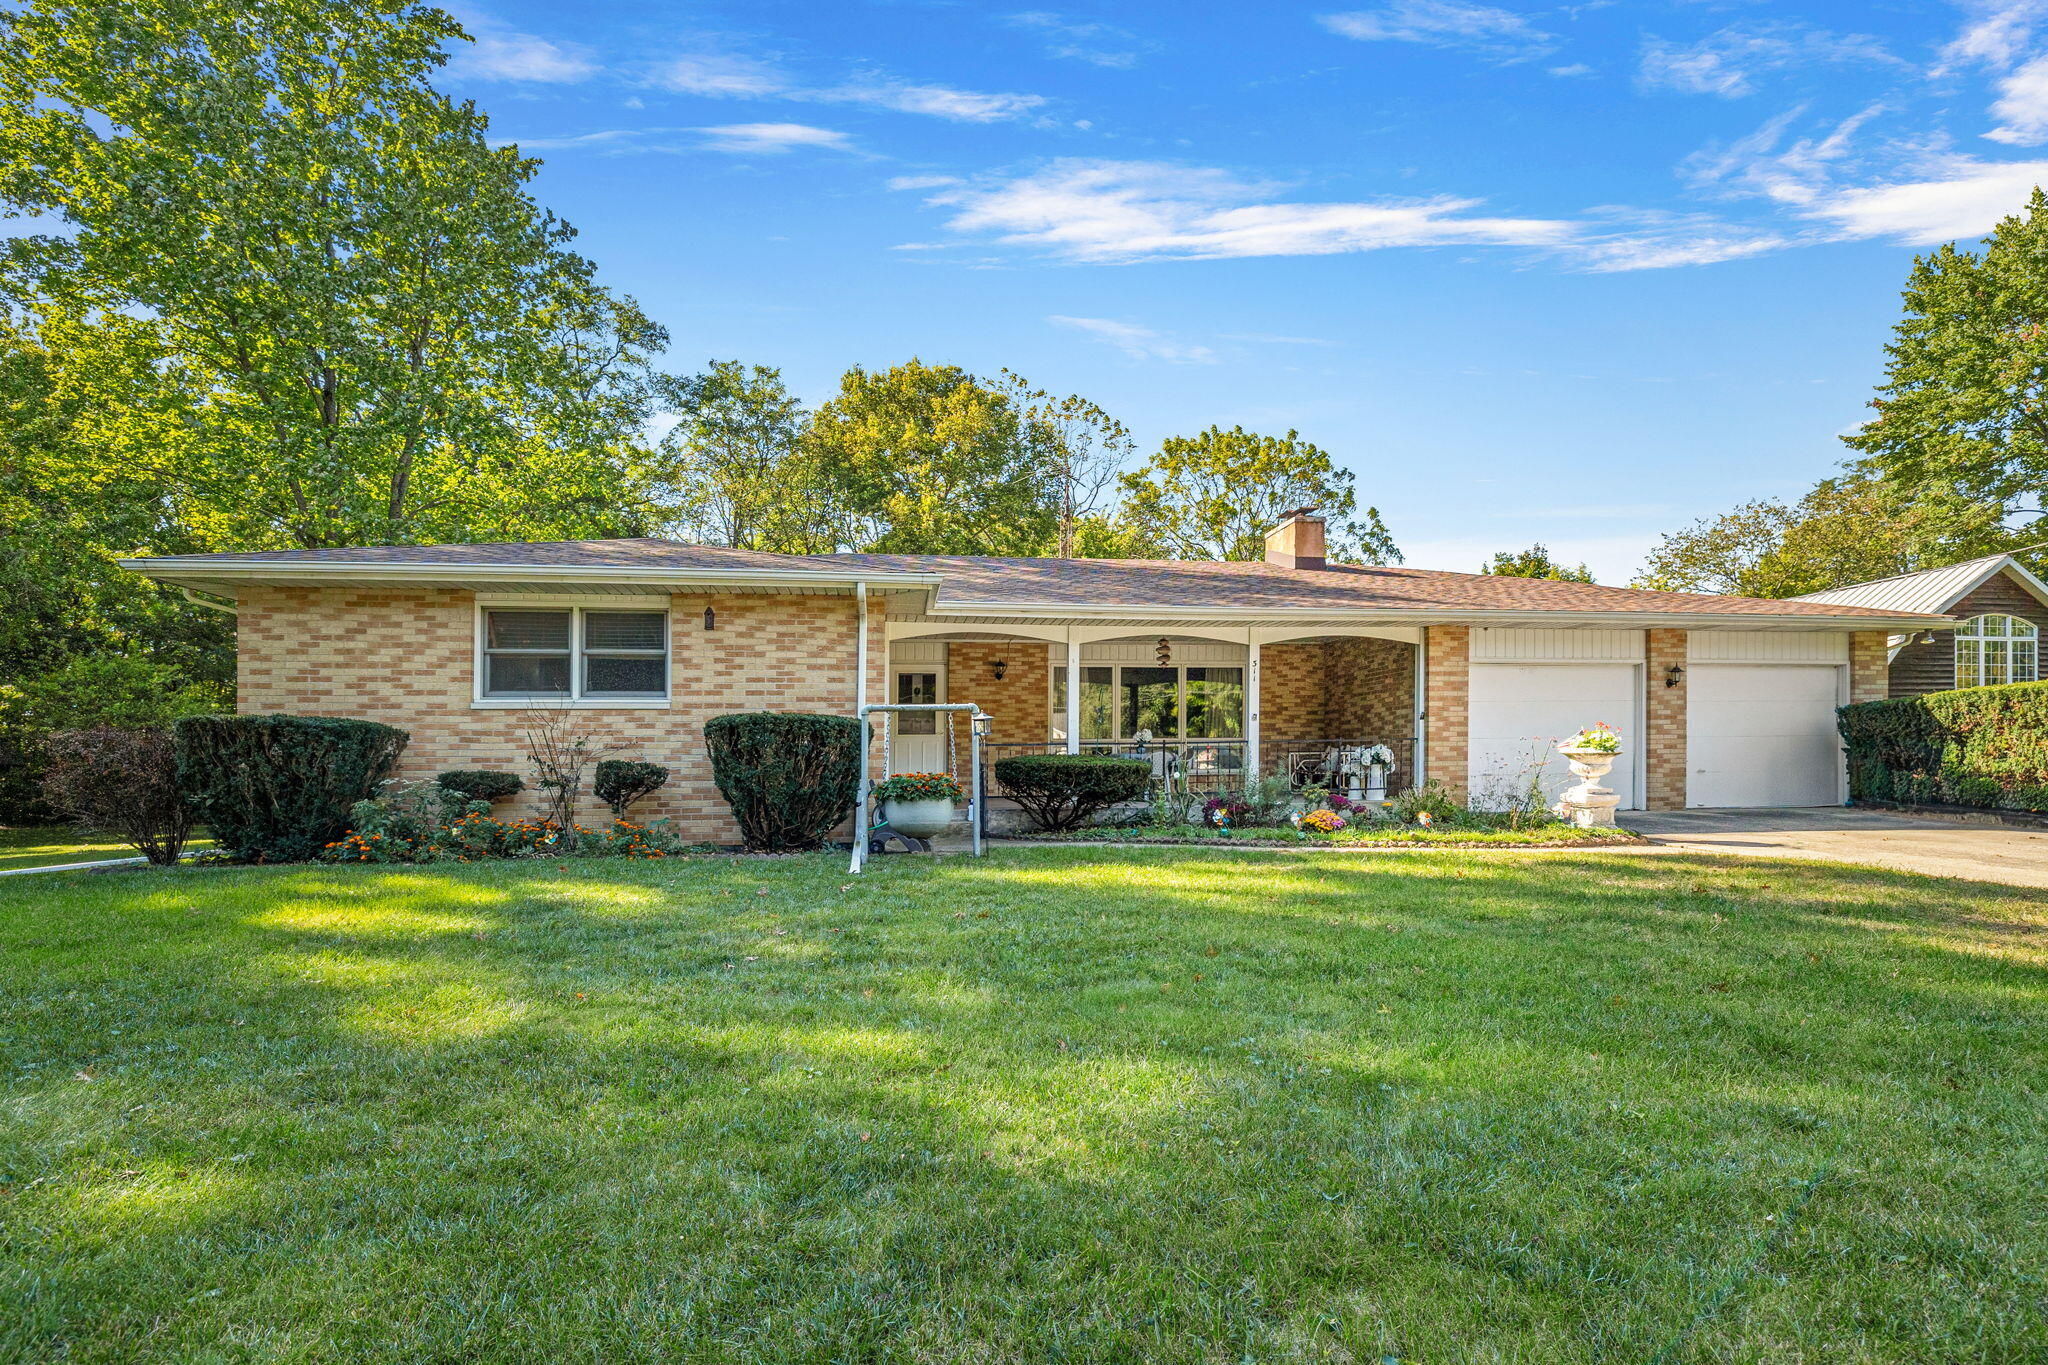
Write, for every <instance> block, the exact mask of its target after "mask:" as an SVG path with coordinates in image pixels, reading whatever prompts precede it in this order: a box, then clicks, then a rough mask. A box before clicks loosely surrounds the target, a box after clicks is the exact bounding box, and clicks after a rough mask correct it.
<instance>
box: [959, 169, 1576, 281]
mask: <svg viewBox="0 0 2048 1365" xmlns="http://www.w3.org/2000/svg"><path fill="white" fill-rule="evenodd" d="M1272 194H1273V189H1272V187H1270V186H1264V185H1257V184H1252V183H1249V182H1246V181H1242V180H1239V179H1237V178H1236V177H1234V176H1231V175H1230V174H1228V173H1227V172H1224V171H1220V170H1215V169H1212V168H1207V167H1188V166H1177V165H1172V164H1169V163H1165V162H1146V161H1091V160H1065V161H1058V162H1055V163H1053V164H1052V165H1051V166H1048V167H1047V168H1045V169H1044V170H1042V171H1037V172H1034V173H1032V174H1028V175H1022V176H1017V177H1014V178H1010V179H1002V178H994V179H988V180H982V181H977V182H973V183H970V184H966V185H962V186H958V187H954V188H950V189H945V190H942V191H940V192H939V193H938V194H935V195H933V196H931V198H930V200H929V201H928V202H930V203H933V204H938V205H942V206H945V207H949V208H952V209H953V210H955V212H954V216H953V217H952V219H951V220H950V221H949V223H948V226H950V227H951V228H952V229H953V230H954V231H956V232H961V233H994V234H996V236H997V239H998V240H1000V241H1003V242H1007V243H1010V244H1012V245H1019V246H1034V247H1040V248H1043V249H1045V250H1048V251H1052V252H1055V253H1057V254H1059V255H1063V256H1068V257H1071V258H1074V259H1076V260H1085V261H1132V260H1141V259H1146V258H1218V257H1236V256H1315V255H1330V254H1334V253H1338V252H1353V251H1373V250H1378V249H1382V248H1386V247H1398V246H1443V245H1506V246H1558V245H1562V244H1564V243H1566V242H1567V241H1569V239H1570V238H1571V236H1572V234H1573V227H1572V225H1571V224H1570V223H1566V222H1560V221H1557V220H1555V219H1544V218H1497V217H1485V216H1479V215H1474V214H1471V213H1470V212H1469V210H1471V209H1473V208H1476V207H1477V206H1478V204H1479V202H1480V201H1478V200H1476V199H1456V198H1451V197H1448V196H1438V197H1435V198H1430V199H1420V200H1415V199H1409V200H1385V201H1380V202H1375V203H1295V202H1287V201H1276V200H1274V199H1273V198H1272Z"/></svg>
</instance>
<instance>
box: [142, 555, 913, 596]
mask: <svg viewBox="0 0 2048 1365" xmlns="http://www.w3.org/2000/svg"><path fill="white" fill-rule="evenodd" d="M115 562H116V563H118V564H119V565H120V566H121V567H122V568H124V569H132V570H134V571H135V572H136V573H139V574H144V575H146V576H148V577H150V578H154V579H156V580H158V581H159V582H164V583H172V584H176V583H178V582H180V581H181V580H200V581H205V582H215V583H218V582H239V583H290V584H309V583H310V584H317V583H321V582H336V581H342V580H349V581H378V582H393V583H407V582H412V583H446V582H450V581H454V582H470V581H478V580H483V581H489V580H492V579H499V580H504V581H506V582H517V583H532V582H539V581H554V582H561V583H591V584H597V583H648V584H662V583H677V584H702V585H704V586H706V587H805V586H811V587H847V588H850V587H853V586H854V585H856V584H859V583H865V584H867V585H868V586H869V587H871V588H887V589H901V590H935V589H936V588H937V587H938V586H939V582H940V578H939V575H938V574H935V573H908V572H891V571H886V570H876V571H875V572H872V573H863V572H851V573H846V572H841V573H814V572H807V571H805V570H800V569H704V568H685V567H680V566H669V565H639V564H636V565H586V564H362V563H349V564H340V563H330V564H301V563H292V564H285V563H279V562H277V561H275V560H272V561H267V562H263V563H251V562H248V561H235V560H215V561H211V562H208V561H205V560H196V559H179V560H166V559H122V560H117V561H115Z"/></svg>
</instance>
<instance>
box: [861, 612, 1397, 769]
mask: <svg viewBox="0 0 2048 1365" xmlns="http://www.w3.org/2000/svg"><path fill="white" fill-rule="evenodd" d="M1419 636H1420V631H1419V630H1418V629H1416V628H1412V627H1408V628H1404V627H1384V628H1366V627H1352V626H1344V625H1322V624H1316V625H1312V626H1299V625H1270V626H1250V627H1246V626H1230V627H1218V628H1214V629H1191V628H1189V627H1187V626H1185V625H1180V624H1176V625H1174V626H1170V627H1161V628H1158V629H1148V628H1146V627H1145V626H1144V625H1142V624H1137V623H1120V624H1115V625H1072V626H1039V625H1036V624H1031V625H1025V624H1004V625H996V624H990V625H987V626H984V627H978V628H976V627H963V626H950V627H949V626H943V625H937V624H935V623H928V622H916V623H911V622H903V623H898V622H892V623H890V637H891V638H890V643H889V658H888V678H889V681H888V688H889V700H890V701H893V702H898V703H916V702H941V701H943V702H970V701H971V702H973V703H975V704H977V705H978V706H980V707H981V709H982V710H983V711H985V712H987V713H988V714H989V715H990V716H991V717H992V718H993V725H992V726H991V730H990V733H989V736H988V738H987V741H986V742H985V743H984V745H983V750H982V753H983V763H984V767H985V769H992V768H993V765H994V764H995V763H996V762H997V761H998V760H1000V759H1002V758H1005V757H1008V756H1010V755H1012V754H1024V753H1061V752H1065V753H1082V752H1090V753H1113V754H1120V755H1128V756H1136V757H1143V758H1146V759H1148V760H1149V761H1150V762H1151V763H1152V764H1153V766H1154V770H1155V772H1156V773H1157V774H1158V775H1159V776H1160V777H1161V778H1162V779H1166V778H1171V779H1173V780H1175V781H1176V782H1177V783H1184V784H1185V786H1186V787H1187V789H1188V790H1190V791H1193V792H1196V793H1201V792H1221V791H1229V790H1237V789H1241V788H1242V787H1243V786H1244V785H1245V783H1246V782H1247V780H1249V779H1250V778H1251V777H1252V776H1253V775H1258V776H1262V777H1269V778H1270V777H1279V778H1284V779H1285V780H1286V781H1287V782H1288V783H1289V784H1290V785H1291V786H1294V787H1297V788H1299V787H1303V786H1311V785H1325V786H1331V787H1334V788H1337V789H1340V790H1358V791H1360V792H1361V793H1362V791H1363V790H1364V789H1365V787H1366V785H1367V783H1368V780H1369V777H1370V776H1371V774H1370V772H1369V765H1368V763H1367V761H1366V755H1367V752H1368V751H1370V750H1373V749H1374V748H1375V747H1376V746H1384V748H1385V750H1386V751H1387V752H1388V753H1390V754H1391V755H1392V762H1391V764H1387V765H1385V767H1384V771H1383V772H1382V773H1381V774H1380V776H1381V777H1382V778H1383V779H1384V782H1385V788H1386V791H1387V793H1388V794H1389V795H1392V794H1395V793H1398V792H1400V791H1404V790H1406V789H1408V788H1409V787H1410V786H1412V785H1414V784H1415V783H1417V782H1418V781H1420V778H1421V772H1422V768H1423V765H1424V763H1425V762H1426V756H1425V755H1424V754H1423V752H1422V750H1421V745H1420V743H1419V740H1418V735H1419V734H1420V729H1419V726H1418V708H1417V698H1418V696H1420V695H1421V693H1422V689H1421V686H1420V667H1421V665H1420V661H1419V660H1420V653H1421V651H1420V642H1419ZM1073 680H1078V685H1074V684H1073ZM968 761H969V760H968V742H967V736H966V734H965V733H964V730H963V729H956V730H954V731H953V732H951V733H950V734H949V732H948V727H947V722H946V721H945V720H944V719H941V718H939V717H935V716H904V717H898V718H897V720H896V724H895V731H894V733H893V734H892V735H891V736H890V741H889V769H890V771H892V772H929V771H938V770H950V771H953V772H955V773H957V774H959V775H961V776H962V777H963V778H964V776H965V765H966V764H967V762H968ZM984 777H985V780H986V781H987V783H988V789H989V790H990V791H991V792H993V793H996V794H997V795H1000V790H1001V789H1000V786H999V784H997V783H996V782H995V780H994V775H993V772H992V771H986V772H985V773H984Z"/></svg>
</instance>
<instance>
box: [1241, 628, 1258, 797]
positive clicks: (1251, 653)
mask: <svg viewBox="0 0 2048 1365" xmlns="http://www.w3.org/2000/svg"><path fill="white" fill-rule="evenodd" d="M1260 773H1261V769H1260V767H1259V633H1258V631H1257V630H1256V629H1252V630H1247V631H1246V632H1245V661H1244V776H1245V781H1246V782H1250V781H1251V780H1252V779H1253V778H1255V777H1258V776H1259V775H1260Z"/></svg>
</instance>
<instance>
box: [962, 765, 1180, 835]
mask: <svg viewBox="0 0 2048 1365" xmlns="http://www.w3.org/2000/svg"><path fill="white" fill-rule="evenodd" d="M996 781H997V782H1000V783H1001V784H1002V787H1003V790H1004V791H1005V792H1006V793H1008V794H1009V796H1010V798H1011V799H1012V800H1014V801H1015V802H1016V803H1017V804H1018V805H1020V806H1022V807H1023V808H1024V809H1025V811H1026V812H1027V813H1028V814H1029V815H1030V816H1031V818H1032V820H1033V821H1034V822H1035V823H1036V824H1037V825H1038V827H1039V828H1040V829H1047V830H1055V831H1057V830H1066V829H1073V828H1074V827H1075V826H1077V825H1079V824H1081V823H1082V822H1083V821H1085V820H1087V819H1088V818H1089V817H1090V816H1092V815H1095V814H1096V813H1097V812H1100V811H1104V810H1107V809H1109V808H1110V807H1111V806H1115V805H1120V804H1122V803H1123V802H1125V801H1135V800H1137V799H1138V798H1140V797H1142V796H1143V795H1144V794H1145V788H1146V787H1147V786H1148V785H1150V783H1151V781H1152V765H1151V764H1150V763H1148V762H1146V761H1145V760H1144V759H1142V758H1117V757H1114V756H1112V755H1110V754H1018V755H1016V756H1015V757H1012V758H999V759H997V760H996Z"/></svg>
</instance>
